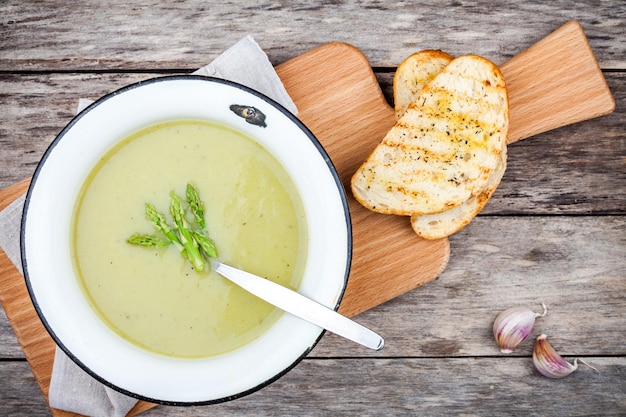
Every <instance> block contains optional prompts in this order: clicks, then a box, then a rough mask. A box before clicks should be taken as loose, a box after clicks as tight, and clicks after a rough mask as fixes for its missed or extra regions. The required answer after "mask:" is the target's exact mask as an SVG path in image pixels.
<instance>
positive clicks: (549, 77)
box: [500, 21, 615, 143]
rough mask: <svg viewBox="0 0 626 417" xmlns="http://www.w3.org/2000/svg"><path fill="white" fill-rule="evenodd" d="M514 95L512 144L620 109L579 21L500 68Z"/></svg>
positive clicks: (510, 98)
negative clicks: (616, 108)
mask: <svg viewBox="0 0 626 417" xmlns="http://www.w3.org/2000/svg"><path fill="white" fill-rule="evenodd" d="M500 68H501V70H502V73H503V75H504V79H505V80H506V87H507V90H508V92H509V108H510V118H511V124H510V127H509V134H508V137H507V141H508V143H512V142H516V141H518V140H521V139H525V138H527V137H530V136H534V135H536V134H538V133H543V132H546V131H548V130H552V129H556V128H558V127H562V126H566V125H569V124H572V123H576V122H580V121H583V120H588V119H592V118H594V117H598V116H604V115H606V114H609V113H611V112H612V111H613V110H614V109H615V101H614V100H613V96H612V95H611V91H610V90H609V87H608V85H607V84H606V81H605V80H604V75H603V74H602V71H601V70H600V67H599V66H598V63H597V62H596V60H595V57H594V55H593V51H592V50H591V47H590V46H589V43H588V41H587V38H586V36H585V33H584V32H583V29H582V27H581V26H580V24H579V23H578V22H574V21H572V22H568V23H566V24H565V25H563V26H562V27H560V28H559V29H557V30H556V31H554V32H552V33H551V34H550V35H548V36H546V37H545V38H543V39H541V40H540V41H539V42H537V43H535V44H534V45H532V46H531V47H529V48H528V49H526V50H525V51H523V52H521V53H519V54H517V55H515V56H514V57H513V58H511V59H510V60H508V61H506V62H505V63H504V64H502V65H501V66H500Z"/></svg>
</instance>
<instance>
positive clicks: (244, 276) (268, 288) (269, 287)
mask: <svg viewBox="0 0 626 417" xmlns="http://www.w3.org/2000/svg"><path fill="white" fill-rule="evenodd" d="M212 262H213V266H214V270H215V272H217V273H218V274H220V275H222V276H223V277H224V278H227V279H228V280H230V281H232V282H234V283H235V284H237V285H239V286H240V287H241V288H243V289H244V290H246V291H248V292H250V293H251V294H254V295H256V296H257V297H259V298H261V299H262V300H265V301H267V302H268V303H270V304H272V305H274V306H276V307H278V308H280V309H281V310H283V311H286V312H287V313H291V314H293V315H294V316H297V317H300V318H301V319H303V320H306V321H308V322H310V323H313V324H315V325H317V326H320V327H321V328H323V329H326V330H328V331H330V332H333V333H335V334H337V335H339V336H342V337H345V338H346V339H349V340H352V341H353V342H356V343H359V344H361V345H363V346H366V347H368V348H370V349H374V350H380V349H382V348H383V346H384V344H385V341H384V340H383V338H382V337H380V336H379V335H378V334H376V333H374V332H373V331H371V330H369V329H368V328H366V327H364V326H361V325H360V324H358V323H356V322H355V321H352V320H350V319H349V318H347V317H345V316H342V315H341V314H339V313H337V312H336V311H335V310H332V309H330V308H328V307H326V306H323V305H322V304H319V303H317V302H316V301H313V300H311V299H310V298H307V297H305V296H303V295H301V294H299V293H297V292H295V291H293V290H290V289H289V288H286V287H283V286H282V285H279V284H276V283H275V282H272V281H270V280H268V279H265V278H261V277H259V276H257V275H254V274H251V273H249V272H246V271H242V270H241V269H237V268H233V267H232V266H229V265H226V264H223V263H221V262H216V261H212Z"/></svg>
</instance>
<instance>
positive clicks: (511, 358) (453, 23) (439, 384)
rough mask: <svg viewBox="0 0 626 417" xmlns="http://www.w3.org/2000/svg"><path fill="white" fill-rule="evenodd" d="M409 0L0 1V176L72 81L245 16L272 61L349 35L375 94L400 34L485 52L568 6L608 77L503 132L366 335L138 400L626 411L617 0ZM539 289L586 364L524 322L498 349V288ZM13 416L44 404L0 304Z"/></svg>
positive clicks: (203, 58) (156, 64)
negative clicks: (234, 396)
mask: <svg viewBox="0 0 626 417" xmlns="http://www.w3.org/2000/svg"><path fill="white" fill-rule="evenodd" d="M426 3H427V2H393V3H392V2H382V1H345V2H344V1H337V2H309V1H293V2H265V1H257V2H247V1H239V2H237V1H227V2H221V3H219V5H218V4H216V5H212V4H209V2H207V1H200V0H198V1H177V2H167V1H163V2H157V1H148V0H142V1H135V2H127V4H123V3H121V2H120V4H118V2H117V1H111V2H96V1H92V2H89V1H75V2H62V1H47V2H41V1H32V0H4V1H2V2H1V3H0V16H1V18H0V188H4V187H7V186H10V185H12V184H13V183H15V182H17V181H19V180H22V179H24V178H27V177H29V176H31V175H32V173H33V171H34V169H35V166H36V164H37V162H38V161H39V159H40V157H41V155H42V154H43V152H44V150H45V149H46V147H47V145H48V144H49V143H50V142H51V141H52V140H53V139H54V137H55V135H56V134H57V133H58V132H59V131H60V130H61V128H62V127H63V126H64V125H65V124H66V123H67V122H68V121H69V120H70V119H71V117H72V115H73V112H74V111H75V108H76V100H77V98H78V97H88V98H97V97H99V96H101V95H103V94H105V93H107V92H109V91H112V90H114V89H117V88H119V87H121V86H123V85H126V84H129V83H131V82H135V81H138V80H142V79H145V78H149V77H152V76H155V75H163V74H173V73H187V72H191V71H192V70H194V69H196V68H198V67H200V66H203V65H204V64H206V63H208V62H209V61H211V60H212V59H213V58H214V57H216V56H217V55H218V54H219V53H221V52H222V51H223V50H225V49H226V48H228V47H229V46H231V45H232V44H233V43H235V42H236V41H238V40H239V39H241V38H242V37H243V36H245V35H246V34H252V35H253V36H254V38H255V39H256V40H257V42H258V43H259V44H260V45H261V47H262V48H263V49H264V50H265V51H266V52H267V54H268V56H269V58H270V60H271V61H272V63H274V64H280V63H282V62H284V61H286V60H289V59H290V58H293V57H296V56H298V55H300V54H302V53H304V52H306V51H308V50H310V49H312V48H315V47H317V46H319V45H322V44H324V43H327V42H331V41H342V42H347V43H350V44H352V45H354V46H356V47H357V48H359V49H360V50H361V51H362V52H363V53H364V54H365V55H366V57H367V59H368V60H369V62H370V64H371V66H372V67H373V69H374V71H375V73H376V76H377V78H378V80H379V82H380V85H381V87H382V89H383V92H384V93H385V95H386V97H387V99H388V100H389V102H391V101H392V90H391V81H392V77H393V74H394V70H395V67H396V66H397V65H398V64H399V63H400V62H401V61H402V60H403V59H404V58H405V57H406V56H408V55H409V54H411V53H413V52H415V51H418V50H420V49H427V48H428V49H442V50H445V51H447V52H449V53H451V54H453V55H460V54H465V53H475V54H479V55H483V56H485V57H487V58H489V59H491V60H493V61H494V62H495V63H497V64H499V63H503V62H505V61H506V60H507V59H509V58H511V57H512V56H514V55H515V54H517V53H518V52H521V51H522V50H524V49H525V48H527V47H528V46H530V45H532V44H533V43H534V42H536V41H538V40H539V39H541V38H543V37H544V36H546V35H547V34H549V33H550V32H552V31H553V30H555V29H557V28H558V27H560V26H561V25H562V24H564V23H565V22H567V21H569V20H577V21H579V22H580V24H581V25H582V27H583V29H584V30H585V33H586V35H587V37H588V39H589V43H590V45H591V48H592V50H593V52H594V53H595V55H596V58H597V60H598V62H599V65H600V67H601V68H602V70H603V73H604V76H605V78H606V80H607V83H608V85H609V87H610V89H611V91H612V93H613V95H614V98H615V101H616V109H615V111H614V112H613V113H612V114H610V115H608V116H604V117H600V118H597V119H593V120H589V121H585V122H581V123H578V124H575V125H571V126H567V127H564V128H560V129H557V130H553V131H550V132H547V133H543V134H540V135H537V136H535V137H533V138H530V139H526V140H524V141H521V142H518V143H515V144H513V145H511V146H510V147H509V165H508V168H507V171H506V174H505V175H504V178H503V180H502V183H501V184H500V186H499V188H498V189H497V191H496V193H495V195H494V196H493V198H492V200H491V201H490V202H489V204H488V205H487V206H486V208H485V209H484V210H483V211H482V213H481V214H480V215H479V216H478V217H477V218H476V219H475V220H474V221H473V222H472V223H471V224H470V225H469V226H467V227H466V228H465V229H463V230H462V231H461V232H459V233H457V234H455V235H453V236H452V237H451V238H450V243H451V258H450V261H449V264H448V266H447V268H446V269H445V271H444V272H443V273H442V274H441V275H440V276H439V278H438V279H437V280H435V281H432V282H430V283H428V284H426V285H424V286H422V287H419V288H417V289H415V290H413V291H410V292H408V293H406V294H404V295H402V296H400V297H398V298H396V299H394V300H392V301H389V302H387V303H385V304H383V305H380V306H378V307H376V308H374V309H371V310H369V311H366V312H364V313H362V314H360V315H358V316H357V319H358V321H360V322H361V323H363V324H365V325H367V326H370V327H372V328H374V329H377V330H378V331H380V332H381V333H382V334H383V336H384V337H385V339H386V346H385V348H384V349H383V350H382V351H380V352H370V351H366V350H364V349H360V348H355V346H353V345H352V344H351V343H349V342H346V341H344V340H342V339H340V338H338V337H336V336H334V335H329V334H327V335H326V336H325V337H324V338H323V339H322V341H321V342H320V344H319V345H318V346H317V347H316V348H315V349H314V351H313V352H312V353H311V354H310V355H309V357H307V358H306V359H304V360H303V361H302V362H301V363H300V364H299V365H298V366H297V367H296V368H295V369H293V370H292V371H291V372H289V373H288V374H287V375H285V376H284V377H283V378H281V379H279V380H278V381H277V382H275V383H274V384H272V385H270V386H269V387H266V388H265V389H263V390H261V391H259V392H257V393H254V394H252V395H250V396H247V397H245V398H242V399H239V400H236V401H233V402H230V403H225V404H220V405H214V406H203V407H186V408H173V407H166V406H158V407H156V408H154V409H152V410H150V411H148V412H146V413H144V414H142V415H146V416H174V415H185V416H187V415H188V416H235V415H236V416H247V415H250V416H260V415H271V416H292V415H346V416H367V415H372V416H373V415H376V416H379V415H385V416H387V415H397V416H406V415H442V416H443V415H445V416H448V415H489V416H493V415H523V416H562V415H581V416H582V415H603V416H607V415H615V416H617V415H621V416H623V415H626V217H625V215H626V129H625V126H626V114H625V110H624V108H625V106H626V3H624V2H621V1H592V0H581V1H577V2H568V1H545V2H540V1H531V0H525V1H519V2H515V4H505V3H506V2H495V1H493V2H491V1H463V2H457V1H441V2H432V3H434V4H437V5H436V6H430V5H428V4H426ZM372 256H376V254H375V253H373V254H372ZM415 256H419V254H415ZM381 262H384V260H381ZM541 302H544V303H546V304H547V305H548V308H549V313H548V315H547V316H546V317H545V318H543V319H541V321H540V322H538V323H537V325H536V327H535V330H534V331H533V334H532V336H531V338H533V339H534V338H535V337H536V336H537V335H538V334H539V333H546V334H547V335H548V337H549V339H550V341H551V343H552V344H553V346H554V347H555V348H556V349H557V351H558V352H560V353H561V354H562V355H564V356H565V357H566V358H567V359H568V360H570V361H572V360H573V359H574V358H575V357H579V358H583V359H585V360H586V361H587V362H589V363H591V364H593V365H594V366H595V367H596V368H598V370H599V371H600V372H599V373H598V372H595V371H593V370H591V369H589V368H587V367H585V366H581V367H580V368H579V370H578V371H576V372H575V373H574V374H572V375H570V376H568V377H567V378H565V379H562V380H550V379H547V378H545V377H542V376H541V375H539V374H538V373H537V372H536V371H535V370H534V369H533V365H532V360H531V351H532V346H533V343H532V341H527V342H526V343H525V344H523V345H522V346H521V347H520V348H519V349H518V350H517V351H515V353H513V354H510V355H503V354H501V353H500V351H499V349H498V348H497V346H496V344H495V342H494V340H493V337H492V334H491V326H492V323H493V320H494V318H495V316H496V315H497V314H498V313H499V312H500V311H502V310H504V309H506V308H509V307H512V306H528V307H530V308H532V309H535V310H540V303H541ZM13 415H16V416H18V415H19V416H22V415H28V416H48V415H50V411H49V409H48V407H47V405H46V403H45V401H44V398H43V396H42V394H41V392H40V390H39V387H38V385H37V384H36V382H35V380H34V378H33V375H32V372H31V370H30V368H29V365H28V363H27V362H26V360H25V358H24V355H23V352H22V350H21V348H20V346H19V344H18V341H17V340H16V338H15V336H14V333H13V331H12V329H11V326H10V324H9V322H8V320H7V318H6V316H5V315H4V313H3V312H2V310H0V416H13Z"/></svg>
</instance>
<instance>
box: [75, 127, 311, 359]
mask: <svg viewBox="0 0 626 417" xmlns="http://www.w3.org/2000/svg"><path fill="white" fill-rule="evenodd" d="M87 139H88V138H87ZM187 182H190V183H191V184H193V185H194V187H195V188H196V189H197V190H198V193H199V194H200V198H201V199H202V200H203V202H204V204H205V210H206V229H207V231H208V233H209V235H210V237H211V238H212V239H213V240H214V241H215V243H216V246H217V250H218V253H219V259H220V260H221V261H223V262H225V263H229V264H231V265H233V266H236V267H240V268H243V269H245V270H247V271H249V272H252V273H255V274H257V275H261V276H263V277H266V278H268V279H271V280H272V281H275V282H278V283H280V284H282V285H285V286H287V287H291V288H293V289H296V288H297V287H298V285H299V282H300V279H301V275H302V271H303V269H304V262H305V256H306V240H307V234H306V220H305V218H304V212H303V209H302V207H301V202H300V200H299V197H298V196H297V193H296V191H295V187H294V185H293V183H291V180H290V179H289V177H288V175H287V173H286V172H285V171H284V169H283V168H282V167H281V166H280V164H279V163H278V161H276V159H274V157H273V156H272V155H270V154H269V153H268V152H267V151H266V150H264V149H263V148H262V147H261V146H259V145H258V144H257V143H255V142H254V141H252V140H251V139H249V138H248V137H246V136H245V135H243V134H241V133H239V132H237V131H234V130H231V129H229V128H226V127H224V126H221V125H217V124H211V123H206V122H200V121H188V120H186V121H176V122H168V123H163V124H159V125H156V126H152V127H150V128H147V129H144V130H142V131H140V132H138V133H136V134H134V135H132V136H130V137H128V138H126V139H124V140H123V141H122V142H121V143H120V144H119V145H118V146H116V147H115V148H114V149H112V150H111V151H110V152H109V153H108V154H107V155H106V156H105V157H104V158H103V159H102V160H101V161H100V162H99V163H98V164H97V166H96V167H95V168H94V169H93V171H92V172H91V174H90V175H89V177H88V179H87V180H86V182H85V184H84V185H83V189H82V191H81V194H80V197H79V199H78V201H77V204H76V208H75V214H74V227H73V239H72V240H73V248H72V252H73V255H74V260H75V266H76V269H77V271H78V273H79V276H80V279H81V281H82V285H83V287H84V290H85V292H86V294H87V295H88V298H89V299H90V301H91V303H92V305H93V306H94V308H95V309H96V310H97V312H98V313H99V315H100V316H101V317H102V318H103V319H104V321H106V323H108V325H109V326H110V327H112V328H113V329H114V330H115V331H116V332H117V333H119V334H120V335H122V336H123V337H124V338H126V339H127V340H129V341H132V342H133V343H135V344H137V345H139V346H142V347H144V348H146V349H149V350H151V351H154V352H158V353H162V354H166V355H171V356H177V357H206V356H211V355H216V354H220V353H224V352H227V351H230V350H232V349H235V348H237V347H240V346H242V345H244V344H246V343H249V342H250V341H252V340H254V339H255V338H257V337H258V336H259V335H261V334H262V333H263V332H264V331H266V330H267V329H268V328H269V327H270V326H271V325H272V324H273V323H274V322H275V321H276V320H277V319H278V318H279V317H280V315H281V312H280V311H279V310H277V309H275V308H274V307H272V306H270V305H269V304H267V303H265V302H263V301H261V300H259V299H258V298H256V297H255V296H252V295H250V294H248V293H247V292H246V291H244V290H242V289H240V288H239V287H237V286H235V285H234V284H231V283H230V282H228V281H227V280H226V279H224V278H222V277H221V276H219V275H217V274H215V273H213V272H204V273H198V272H196V271H195V270H193V268H192V267H191V266H190V265H189V262H185V261H184V259H183V258H182V257H181V255H180V253H179V252H178V250H177V249H176V248H175V247H174V246H173V245H170V246H169V247H167V248H159V249H156V248H144V247H138V246H133V245H130V244H129V243H127V242H126V239H127V238H128V237H129V236H130V235H131V234H133V233H136V232H139V233H146V234H154V233H155V230H154V228H153V226H152V224H151V223H150V221H149V220H147V219H146V216H145V212H144V207H145V203H151V204H153V205H154V206H155V207H156V208H157V210H159V211H160V212H162V213H164V214H165V215H166V216H167V217H168V218H169V210H168V208H169V199H170V197H169V196H170V191H172V190H173V191H175V192H176V193H177V194H178V195H179V196H182V197H183V198H184V196H185V186H186V184H187Z"/></svg>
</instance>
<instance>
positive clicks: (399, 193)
mask: <svg viewBox="0 0 626 417" xmlns="http://www.w3.org/2000/svg"><path fill="white" fill-rule="evenodd" d="M507 130H508V97H507V92H506V86H505V84H504V78H503V76H502V74H501V72H500V70H499V69H498V67H496V66H495V65H494V64H493V63H491V62H490V61H489V60H487V59H485V58H482V57H479V56H476V55H466V56H462V57H459V58H455V59H454V60H453V61H452V62H450V64H448V65H447V66H446V67H445V68H444V69H443V71H442V72H441V73H439V74H438V75H437V76H436V77H435V78H434V79H433V80H432V81H431V82H430V83H429V84H428V85H427V86H426V87H424V89H423V90H422V91H421V92H420V93H419V94H418V96H417V97H416V99H415V100H414V101H413V103H412V104H411V105H410V106H409V108H408V109H407V111H406V113H405V114H404V115H403V116H402V117H401V118H400V119H399V120H398V122H397V123H396V125H395V126H394V127H393V128H392V129H391V130H390V131H389V132H388V133H387V135H386V136H385V137H384V138H383V140H382V142H381V143H380V144H379V145H378V146H377V147H376V148H375V149H374V151H373V152H372V153H371V154H370V156H369V157H368V158H367V159H366V161H365V162H364V163H363V164H362V165H361V166H360V167H359V169H358V170H357V171H356V172H355V174H354V175H353V177H352V182H351V188H352V192H353V194H354V196H355V198H356V199H357V201H359V202H360V203H361V204H362V205H363V206H365V207H366V208H368V209H370V210H373V211H376V212H379V213H385V214H398V215H407V216H408V215H413V214H418V213H419V214H429V213H438V212H441V211H443V210H447V209H450V208H453V207H456V206H458V205H460V204H462V203H463V202H465V201H467V200H468V199H470V198H471V197H472V196H477V195H479V194H480V193H481V192H482V191H483V190H484V189H485V187H486V184H487V182H488V180H489V177H490V175H491V172H492V171H494V170H495V168H496V167H497V165H498V163H499V161H500V159H501V155H500V154H501V153H502V151H503V149H504V148H505V146H506V134H507Z"/></svg>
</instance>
